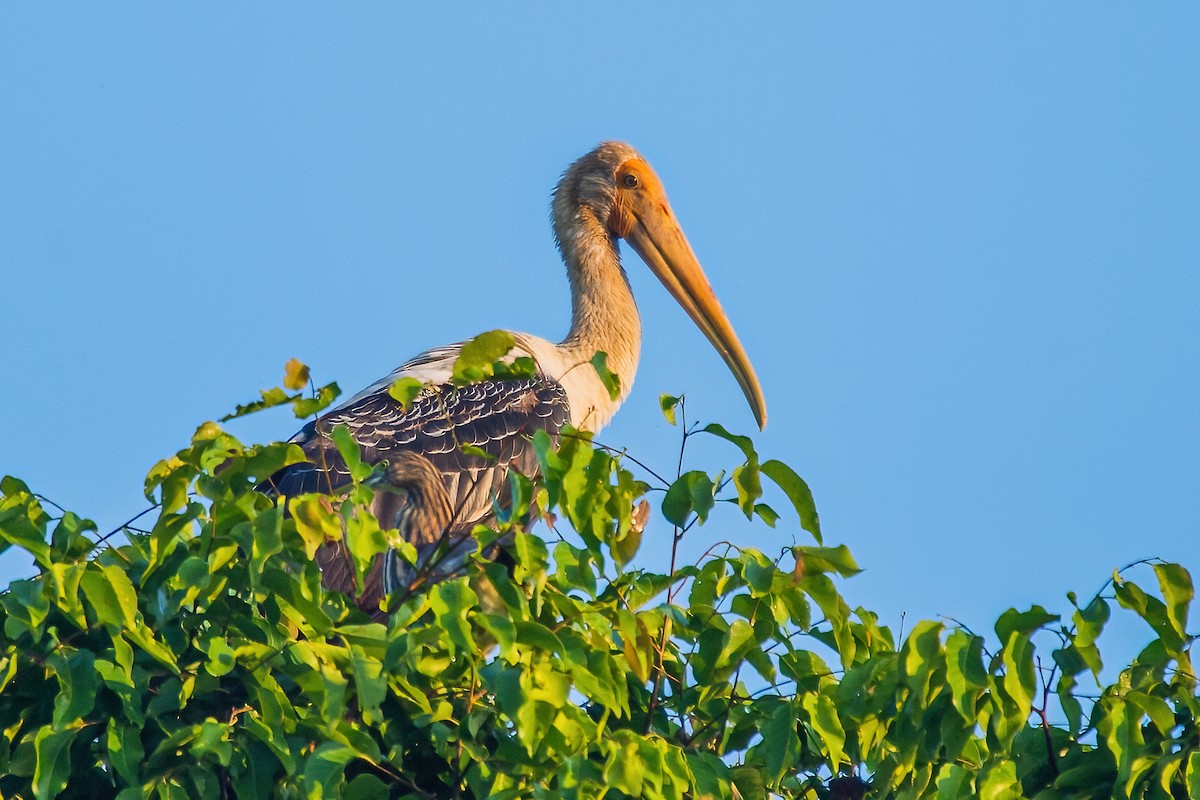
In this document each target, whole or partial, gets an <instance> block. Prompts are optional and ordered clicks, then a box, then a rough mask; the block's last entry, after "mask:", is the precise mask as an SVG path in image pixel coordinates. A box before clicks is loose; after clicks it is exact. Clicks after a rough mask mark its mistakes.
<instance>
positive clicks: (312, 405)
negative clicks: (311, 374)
mask: <svg viewBox="0 0 1200 800" xmlns="http://www.w3.org/2000/svg"><path fill="white" fill-rule="evenodd" d="M341 393H342V390H341V388H339V387H338V385H337V384H336V383H327V384H325V385H324V386H322V387H320V388H319V389H317V392H316V395H315V396H313V397H304V396H302V395H296V396H295V397H294V398H293V399H292V413H293V414H295V416H296V419H307V418H308V417H311V416H313V415H314V414H319V413H320V412H322V411H324V410H325V409H326V408H328V407H329V406H330V405H331V404H332V403H333V401H334V400H336V399H337V398H338V395H340V394H341Z"/></svg>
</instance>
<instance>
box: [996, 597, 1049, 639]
mask: <svg viewBox="0 0 1200 800" xmlns="http://www.w3.org/2000/svg"><path fill="white" fill-rule="evenodd" d="M1060 619H1061V617H1059V615H1058V614H1051V613H1050V612H1049V611H1047V610H1046V609H1044V608H1042V607H1041V606H1037V605H1035V606H1031V607H1030V608H1029V610H1028V611H1017V610H1016V609H1015V608H1010V609H1008V610H1007V611H1005V612H1004V613H1003V614H1001V615H1000V619H998V620H996V637H997V638H998V639H999V640H1000V641H1001V643H1005V644H1006V643H1007V642H1008V640H1009V638H1010V637H1011V636H1012V635H1013V634H1014V633H1018V634H1020V635H1021V636H1025V637H1028V636H1030V635H1032V634H1033V632H1034V631H1037V630H1040V629H1042V628H1044V627H1046V626H1047V625H1049V624H1050V623H1051V622H1058V621H1059V620H1060Z"/></svg>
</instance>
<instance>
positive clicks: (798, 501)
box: [761, 459, 822, 544]
mask: <svg viewBox="0 0 1200 800" xmlns="http://www.w3.org/2000/svg"><path fill="white" fill-rule="evenodd" d="M761 471H762V474H763V475H766V476H767V477H768V478H770V479H771V480H773V481H775V483H776V485H778V486H779V488H780V489H782V490H783V493H784V494H785V495H787V498H788V500H790V501H791V502H792V507H793V508H795V509H796V513H797V514H798V515H799V516H800V527H802V528H804V530H806V531H808V532H809V533H811V534H812V535H813V538H814V539H816V540H817V544H822V540H821V521H820V518H818V517H817V506H816V503H815V502H814V501H813V496H812V491H811V490H810V489H809V488H808V484H807V483H805V482H804V479H803V478H801V477H800V476H799V475H797V474H796V473H795V471H794V470H793V469H792V468H791V467H789V466H788V465H787V464H784V463H783V462H782V461H776V460H775V459H771V460H770V461H764V462H763V464H762V467H761Z"/></svg>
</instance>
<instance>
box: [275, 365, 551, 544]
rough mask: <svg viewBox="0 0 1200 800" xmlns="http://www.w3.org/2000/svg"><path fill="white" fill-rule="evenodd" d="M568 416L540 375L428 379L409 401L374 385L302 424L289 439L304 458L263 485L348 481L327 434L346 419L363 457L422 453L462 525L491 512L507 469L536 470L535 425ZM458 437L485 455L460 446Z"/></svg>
mask: <svg viewBox="0 0 1200 800" xmlns="http://www.w3.org/2000/svg"><path fill="white" fill-rule="evenodd" d="M569 419H570V412H569V408H568V405H567V396H566V392H565V391H564V390H563V388H562V386H561V385H560V384H558V383H557V382H555V381H552V380H549V379H547V378H545V377H543V376H539V377H534V378H521V379H515V380H502V381H483V382H480V383H473V384H470V385H467V386H462V387H455V386H452V385H449V384H446V385H442V386H435V387H430V388H428V389H426V390H425V391H423V392H422V393H421V394H420V395H418V397H417V399H416V400H415V401H414V402H413V403H412V404H411V405H409V407H408V408H405V407H403V406H402V405H401V404H400V403H399V402H397V401H396V400H395V399H393V398H392V397H391V396H390V395H389V394H388V393H387V391H386V390H382V389H381V390H379V391H376V392H374V393H372V394H368V395H366V396H363V397H360V398H358V399H356V400H354V401H353V402H352V403H350V404H348V405H347V406H344V407H342V408H339V409H337V410H335V411H333V412H330V413H329V414H327V415H325V416H324V417H321V418H320V419H319V420H316V421H314V422H311V423H309V424H308V425H306V426H305V427H304V428H303V429H301V431H300V432H299V433H298V434H296V436H295V437H293V441H295V442H297V443H298V444H300V446H301V447H302V448H303V449H304V451H305V453H307V455H308V457H309V462H308V463H301V464H293V465H291V466H289V467H285V468H284V469H282V470H280V471H279V472H277V473H275V475H273V476H272V477H271V479H270V480H269V485H270V486H271V487H272V488H273V489H274V491H275V492H277V493H279V494H282V495H289V496H294V495H297V494H303V493H306V492H324V493H332V492H336V491H338V489H339V488H341V487H343V486H345V485H346V484H347V483H349V481H350V474H349V470H348V469H347V467H346V464H345V462H344V461H343V460H342V457H341V455H340V454H339V453H338V451H337V448H336V447H335V446H334V445H333V442H332V441H331V440H330V438H329V433H330V431H332V430H333V428H334V427H335V426H337V425H345V426H346V427H347V428H348V429H349V431H350V433H351V435H352V436H353V437H354V439H355V440H356V441H357V442H358V444H359V447H360V449H361V452H362V458H363V461H365V462H367V463H371V464H373V463H375V462H377V461H380V460H384V459H387V458H388V456H389V455H391V454H394V453H397V452H400V451H405V450H407V451H412V452H417V453H420V454H421V455H423V456H425V458H427V459H429V461H430V462H431V463H432V464H433V465H434V467H435V468H436V469H437V470H438V471H439V472H441V473H442V475H443V477H444V478H445V482H446V489H447V491H448V493H449V497H450V500H451V504H452V506H453V508H454V520H453V522H452V523H451V530H452V531H455V532H457V531H462V532H469V531H470V529H471V528H473V527H474V526H475V525H476V524H477V523H480V522H486V521H487V520H488V519H489V518H490V516H491V513H492V501H493V499H494V498H495V497H496V496H497V494H498V493H499V492H500V490H501V489H502V488H503V484H504V480H505V476H506V475H507V474H508V470H509V469H517V470H519V471H520V472H522V473H524V474H527V475H531V474H533V473H534V472H536V470H537V458H536V456H535V454H534V452H533V448H532V446H531V444H530V439H531V437H532V436H533V434H534V432H536V431H539V430H541V431H545V432H546V433H548V434H550V435H551V436H552V437H555V438H556V437H557V435H558V433H559V431H561V430H562V428H563V426H564V425H565V424H566V423H567V421H568V420H569ZM464 445H471V446H474V447H477V448H479V449H480V450H482V451H483V452H484V453H486V454H487V455H488V456H489V457H484V456H481V455H476V454H473V453H464V452H462V447H463V446H464Z"/></svg>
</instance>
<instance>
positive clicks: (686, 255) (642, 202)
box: [620, 162, 767, 429]
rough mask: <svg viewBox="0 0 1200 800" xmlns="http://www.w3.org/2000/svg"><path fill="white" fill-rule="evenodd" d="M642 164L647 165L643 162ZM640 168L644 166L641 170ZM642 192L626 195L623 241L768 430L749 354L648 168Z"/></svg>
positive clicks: (641, 175)
mask: <svg viewBox="0 0 1200 800" xmlns="http://www.w3.org/2000/svg"><path fill="white" fill-rule="evenodd" d="M643 164H644V162H643ZM638 166H639V167H641V166H642V164H639V165H638ZM637 174H638V178H639V179H640V185H639V186H638V187H637V188H638V189H639V191H637V192H629V193H622V196H621V198H620V201H621V202H622V205H623V207H622V208H621V216H622V218H623V219H622V222H623V223H624V224H623V225H622V226H621V227H622V228H623V230H622V231H621V233H622V235H623V236H624V238H625V241H627V242H629V244H630V246H631V247H633V249H634V250H636V251H637V254H638V255H639V256H641V257H642V260H643V261H645V262H646V266H648V267H650V269H651V271H652V272H653V273H654V274H655V275H657V276H658V279H659V280H660V281H662V283H663V286H666V287H667V291H669V292H670V293H671V296H672V297H674V298H675V300H676V302H678V303H679V305H681V306H683V309H684V311H686V312H687V313H688V316H689V317H691V318H692V321H693V322H695V323H696V326H697V327H699V328H700V330H702V331H704V335H705V336H707V337H708V340H709V341H710V342H712V344H713V347H715V348H716V349H717V352H718V353H720V354H721V357H722V358H723V359H725V363H726V364H727V365H729V369H730V371H731V372H733V376H734V377H735V378H737V382H738V385H740V386H741V387H742V393H743V394H745V395H746V400H747V402H749V403H750V408H751V410H752V411H753V412H754V419H755V421H757V422H758V427H759V428H760V429H762V428H765V427H766V424H767V404H766V401H765V400H764V399H763V393H762V387H761V386H760V385H759V383H758V376H757V375H755V374H754V367H753V366H752V365H751V364H750V358H749V356H747V355H746V350H745V349H744V348H743V347H742V343H741V342H740V341H739V340H738V337H737V334H736V333H734V331H733V326H732V325H731V324H730V323H729V318H728V317H726V316H725V311H724V309H722V308H721V303H720V302H719V301H718V300H717V296H716V294H715V293H714V292H713V288H712V286H711V285H710V284H709V282H708V278H707V277H705V275H704V270H702V269H701V268H700V262H699V261H698V260H697V259H696V255H695V253H693V252H692V247H691V245H689V244H688V240H687V237H686V236H684V235H683V229H682V228H681V227H680V226H679V222H678V221H677V220H676V219H675V214H674V212H672V211H671V206H670V205H669V204H668V203H667V196H666V193H665V192H664V191H663V189H662V184H661V182H659V180H658V176H656V175H655V174H654V172H653V171H652V170H650V168H649V165H645V167H644V169H638V170H637Z"/></svg>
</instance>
